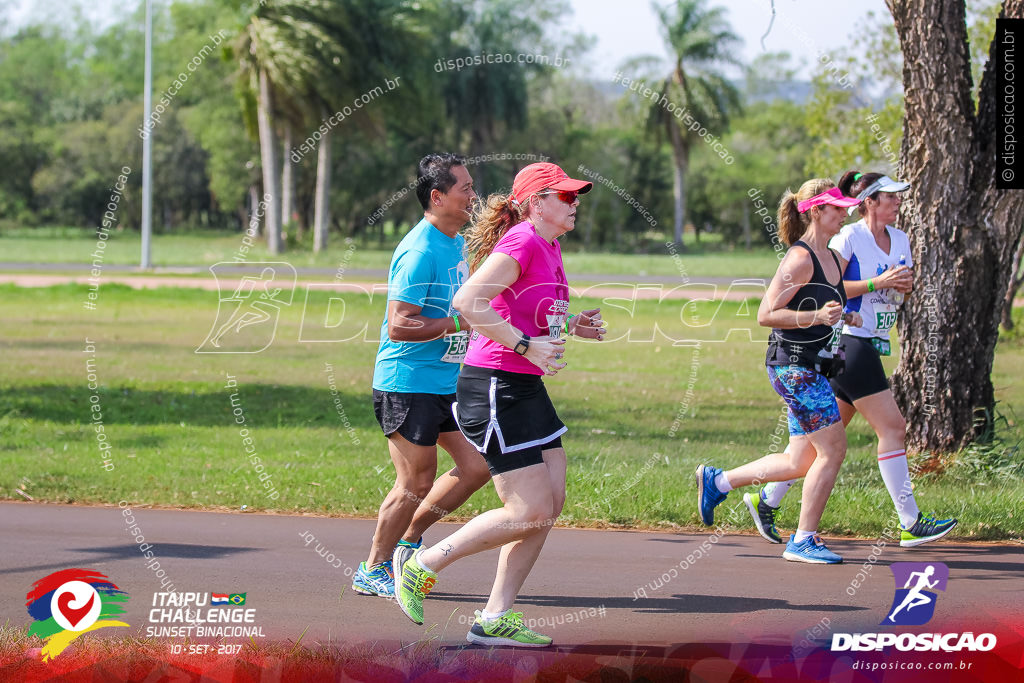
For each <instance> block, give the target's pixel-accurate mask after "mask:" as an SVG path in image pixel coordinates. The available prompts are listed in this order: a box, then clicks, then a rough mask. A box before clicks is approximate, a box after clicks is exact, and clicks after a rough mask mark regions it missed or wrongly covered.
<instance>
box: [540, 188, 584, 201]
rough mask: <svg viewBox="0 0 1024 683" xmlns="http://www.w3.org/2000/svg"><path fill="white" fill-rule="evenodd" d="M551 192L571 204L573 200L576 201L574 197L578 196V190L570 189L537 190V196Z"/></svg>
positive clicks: (545, 195)
mask: <svg viewBox="0 0 1024 683" xmlns="http://www.w3.org/2000/svg"><path fill="white" fill-rule="evenodd" d="M551 194H553V195H558V198H559V199H561V200H562V201H563V202H565V203H566V204H572V203H573V202H575V201H576V198H577V197H579V196H580V193H579V192H572V191H570V190H552V191H550V192H538V193H537V196H538V197H547V196H548V195H551Z"/></svg>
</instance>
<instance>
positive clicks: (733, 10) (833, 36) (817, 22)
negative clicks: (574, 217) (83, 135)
mask: <svg viewBox="0 0 1024 683" xmlns="http://www.w3.org/2000/svg"><path fill="white" fill-rule="evenodd" d="M569 2H570V4H571V5H572V8H573V16H572V17H571V19H570V20H568V21H567V22H566V23H565V28H567V29H569V30H571V31H573V32H577V31H579V32H583V33H586V34H588V35H590V36H592V37H593V38H595V39H596V42H595V44H593V47H592V49H591V50H590V53H589V55H588V57H587V59H586V62H587V64H588V65H589V66H590V68H591V69H593V71H594V73H593V75H594V76H597V77H599V78H600V77H601V75H602V74H604V73H607V75H608V77H611V75H612V74H613V73H614V72H615V71H616V70H617V67H618V66H619V65H620V64H621V63H622V62H623V61H625V60H626V59H628V58H629V57H635V56H639V55H654V56H658V57H662V58H667V56H668V53H667V52H666V50H665V48H664V45H663V41H662V38H661V34H660V32H659V30H658V21H657V18H656V16H655V14H654V11H653V10H652V9H651V4H650V1H649V0H569ZM658 2H659V4H666V3H667V2H668V0H658ZM706 2H707V4H708V6H714V7H724V8H725V9H726V10H727V12H728V21H729V23H730V24H731V25H732V27H733V31H734V32H735V33H736V34H737V35H738V36H739V37H740V38H741V40H742V41H743V46H742V48H741V50H740V57H741V61H743V62H747V63H749V62H750V61H751V60H753V59H754V57H756V56H757V55H758V54H760V53H761V51H762V50H761V42H760V40H761V36H762V35H763V34H764V32H765V31H766V30H767V28H768V23H769V21H771V16H772V13H771V2H770V0H706ZM125 4H130V5H131V6H133V7H134V2H133V3H124V2H120V1H118V0H89V2H88V3H87V9H86V10H85V12H86V15H87V16H89V17H90V18H92V19H93V20H95V21H97V22H98V23H99V24H100V25H101V26H102V25H105V24H109V23H111V22H113V21H115V20H116V19H117V18H118V14H119V13H120V12H124V11H125V10H124V9H122V7H123V6H124V5H125ZM0 5H4V6H7V7H8V8H9V10H10V15H11V16H12V18H13V24H14V26H15V27H16V26H18V25H20V24H23V23H25V22H26V21H29V20H30V19H45V18H48V19H51V20H56V19H57V18H59V17H60V16H62V15H63V14H65V13H66V12H67V9H66V8H67V5H68V2H66V1H64V0H0ZM775 11H776V19H775V24H774V26H773V28H772V31H771V34H770V35H769V36H768V37H767V38H766V39H765V47H766V48H767V49H768V50H769V51H781V50H787V51H789V52H790V53H791V54H793V55H794V57H795V58H796V61H797V62H799V61H800V60H803V61H804V62H805V63H807V64H810V63H812V62H813V61H814V60H815V59H818V58H819V55H820V54H821V53H825V54H830V53H832V52H834V51H835V50H836V49H837V48H838V47H840V46H842V45H844V44H846V43H848V42H849V40H850V34H851V32H852V29H853V28H854V26H856V24H857V23H858V22H859V21H860V20H861V19H863V18H864V17H866V16H867V13H868V12H869V11H874V12H875V13H876V14H880V15H882V16H888V10H887V9H886V7H885V2H884V0H859V1H858V2H838V1H836V0H826V1H822V0H775ZM10 28H11V27H8V31H9V30H10ZM799 75H800V76H802V77H804V78H808V77H809V75H810V69H809V68H805V69H804V70H803V71H800V72H799Z"/></svg>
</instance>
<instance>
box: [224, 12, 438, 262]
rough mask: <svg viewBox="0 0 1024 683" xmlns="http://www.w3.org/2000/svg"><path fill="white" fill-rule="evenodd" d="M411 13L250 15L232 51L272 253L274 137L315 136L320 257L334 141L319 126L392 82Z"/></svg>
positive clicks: (409, 35)
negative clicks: (256, 143) (254, 134)
mask: <svg viewBox="0 0 1024 683" xmlns="http://www.w3.org/2000/svg"><path fill="white" fill-rule="evenodd" d="M416 7H418V3H415V2H412V1H411V0H364V1H362V2H360V1H359V0H306V1H305V2H301V1H299V2H287V1H285V0H269V1H266V2H261V3H260V5H259V7H258V8H257V9H256V10H255V13H254V15H253V17H252V19H251V20H250V23H249V25H248V26H247V27H246V29H245V31H244V32H243V34H242V36H241V38H240V40H239V42H238V45H237V47H236V50H237V53H238V55H239V57H240V62H241V65H242V69H241V75H242V77H243V79H244V80H245V81H246V83H247V84H248V99H249V100H250V101H251V100H253V99H255V105H254V106H251V108H252V109H255V110H256V115H257V116H256V118H257V122H258V124H259V138H260V148H261V156H262V159H263V177H264V188H265V189H264V192H265V193H266V194H268V195H270V197H271V198H272V199H271V201H270V202H268V204H272V206H268V207H267V218H268V220H267V235H268V240H267V241H268V245H269V247H270V250H271V253H278V252H279V250H280V247H281V245H280V216H281V208H280V202H279V201H278V195H279V193H280V180H279V176H278V174H277V165H276V144H277V141H276V137H277V136H276V129H277V128H282V129H283V130H284V131H285V137H286V138H289V137H291V136H290V131H291V130H292V129H302V130H308V131H311V132H312V131H315V130H317V129H320V130H321V133H320V134H319V135H318V137H319V141H318V142H317V143H316V144H317V178H316V194H315V201H314V207H315V208H314V220H313V231H314V250H316V251H320V250H321V249H324V248H326V246H327V231H328V227H329V225H330V202H329V199H330V178H331V138H332V135H333V131H332V129H331V127H330V126H323V124H324V122H325V121H326V120H327V119H329V118H330V117H331V115H332V114H333V113H335V112H337V111H341V110H342V109H344V108H345V107H346V106H349V105H351V104H352V102H353V100H354V99H355V98H357V97H360V96H361V95H363V94H365V93H368V92H369V91H371V90H373V89H375V88H377V87H378V86H380V85H381V84H382V83H384V81H385V78H387V77H391V76H395V75H396V71H398V68H397V67H398V66H399V65H401V64H403V63H405V62H406V61H407V59H406V58H405V56H406V55H408V54H410V52H411V51H414V50H413V48H411V47H410V43H415V42H416V39H417V37H418V36H417V35H416V32H417V31H416V27H415V23H414V16H413V15H414V14H415V11H416V10H415V9H414V8H416ZM396 82H397V81H396ZM352 119H354V120H353V121H352V122H351V123H350V122H349V121H347V120H346V121H345V122H344V124H343V125H345V126H346V127H347V126H349V125H356V126H362V127H363V128H365V127H366V126H367V125H372V122H373V116H372V114H370V113H369V112H368V111H367V110H365V109H358V108H357V109H355V110H354V111H353V112H352ZM277 122H280V124H281V125H275V123H277ZM303 137H305V136H303ZM287 194H288V195H289V196H294V195H293V193H291V192H290V191H289V192H288V193H287Z"/></svg>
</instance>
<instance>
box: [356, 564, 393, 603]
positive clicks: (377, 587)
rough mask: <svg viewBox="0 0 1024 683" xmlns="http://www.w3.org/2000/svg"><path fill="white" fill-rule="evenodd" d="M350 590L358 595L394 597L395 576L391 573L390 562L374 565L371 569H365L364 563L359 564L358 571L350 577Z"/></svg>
mask: <svg viewBox="0 0 1024 683" xmlns="http://www.w3.org/2000/svg"><path fill="white" fill-rule="evenodd" d="M352 590H354V591H355V592H356V593H359V594H360V595H380V596H381V597H385V598H393V597H395V575H394V572H392V571H391V560H385V561H384V562H381V563H380V564H375V565H374V566H373V567H372V568H367V566H366V563H365V562H360V563H359V569H358V570H357V571H356V574H355V576H353V577H352Z"/></svg>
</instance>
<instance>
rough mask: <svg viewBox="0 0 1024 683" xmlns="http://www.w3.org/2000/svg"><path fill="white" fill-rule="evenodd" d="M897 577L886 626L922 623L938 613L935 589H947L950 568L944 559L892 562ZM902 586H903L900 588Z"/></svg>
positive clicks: (894, 575)
mask: <svg viewBox="0 0 1024 683" xmlns="http://www.w3.org/2000/svg"><path fill="white" fill-rule="evenodd" d="M889 568H890V569H892V573H893V577H894V578H895V580H896V595H895V596H893V599H892V607H890V608H889V614H888V616H886V618H885V619H884V620H883V621H882V624H884V625H892V624H899V625H901V626H920V625H921V624H925V623H927V622H928V620H929V619H931V618H932V616H933V615H934V614H935V600H936V597H937V595H936V593H935V592H934V591H935V590H940V591H945V590H946V582H947V581H949V567H947V566H946V565H944V564H942V563H941V562H894V563H892V564H891V565H889ZM901 586H902V588H901Z"/></svg>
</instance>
